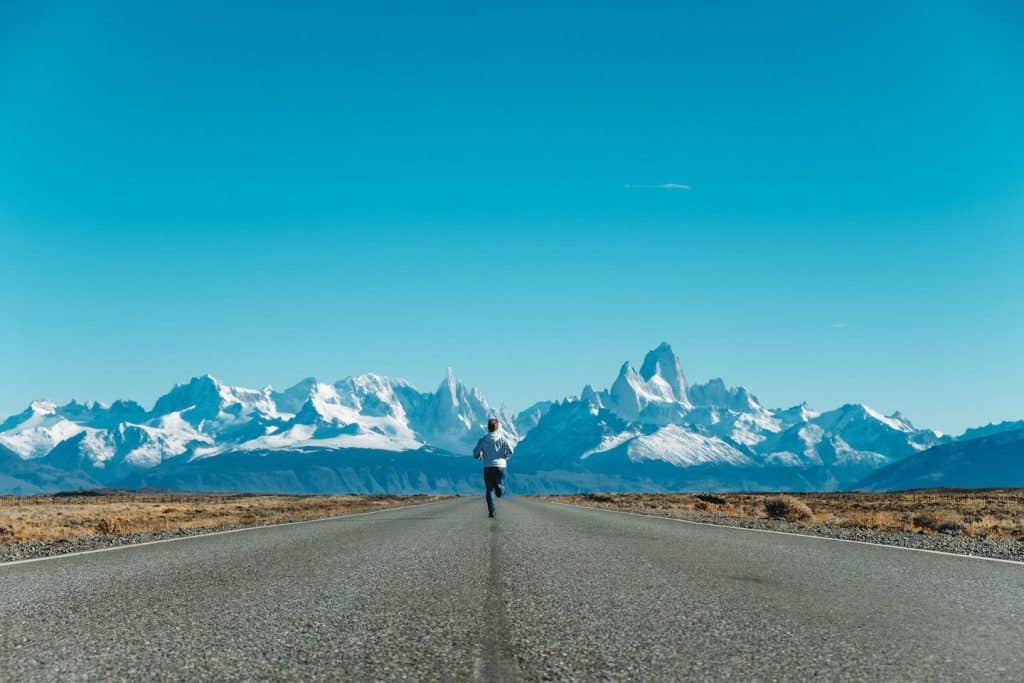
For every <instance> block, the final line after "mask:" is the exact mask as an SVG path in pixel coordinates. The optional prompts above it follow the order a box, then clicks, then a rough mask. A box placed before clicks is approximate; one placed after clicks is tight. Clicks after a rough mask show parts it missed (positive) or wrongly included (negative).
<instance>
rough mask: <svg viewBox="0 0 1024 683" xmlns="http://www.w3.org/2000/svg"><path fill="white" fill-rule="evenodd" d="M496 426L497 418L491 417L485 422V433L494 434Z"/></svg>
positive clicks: (496, 429)
mask: <svg viewBox="0 0 1024 683" xmlns="http://www.w3.org/2000/svg"><path fill="white" fill-rule="evenodd" d="M498 426H499V425H498V418H496V417H492V418H490V419H489V420H487V431H489V432H496V431H498Z"/></svg>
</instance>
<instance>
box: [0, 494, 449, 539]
mask: <svg viewBox="0 0 1024 683" xmlns="http://www.w3.org/2000/svg"><path fill="white" fill-rule="evenodd" d="M441 498H442V497H441V496H283V495H280V496H279V495H268V496H259V495H195V494H174V493H154V494H150V493H125V492H117V493H111V494H96V495H78V496H72V495H62V496H29V497H23V498H17V497H13V496H4V497H3V499H2V501H0V544H9V543H18V542H20V541H29V540H40V541H54V540H57V539H61V538H78V537H82V536H93V535H97V534H99V535H118V534H135V533H148V532H159V531H169V530H171V529H212V528H217V527H226V526H232V527H234V526H247V525H253V524H269V523H273V522H278V521H297V520H302V519H312V518H316V517H332V516H335V515H340V514H344V513H346V512H355V511H367V510H374V509H381V508H385V507H396V506H400V505H408V504H412V503H423V502H428V501H432V500H439V499H441Z"/></svg>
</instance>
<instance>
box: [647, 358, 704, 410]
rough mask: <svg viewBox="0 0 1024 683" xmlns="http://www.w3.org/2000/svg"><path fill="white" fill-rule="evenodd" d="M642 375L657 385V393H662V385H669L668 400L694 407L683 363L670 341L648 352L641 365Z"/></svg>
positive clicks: (683, 405)
mask: <svg viewBox="0 0 1024 683" xmlns="http://www.w3.org/2000/svg"><path fill="white" fill-rule="evenodd" d="M640 377H641V379H643V380H644V382H646V383H647V384H648V385H649V386H657V387H658V389H657V393H658V394H662V393H663V389H662V387H668V390H669V391H668V392H667V393H668V396H667V398H668V400H670V401H675V402H676V403H678V404H679V405H680V406H682V407H683V408H690V407H692V406H691V404H690V398H689V396H688V392H687V386H686V377H685V376H684V375H683V365H682V363H681V362H680V360H679V356H677V355H676V354H675V352H674V351H673V350H672V347H671V346H669V344H668V342H662V343H661V344H659V345H658V346H657V348H655V349H652V350H651V351H648V352H647V355H645V356H644V362H643V363H642V364H641V365H640Z"/></svg>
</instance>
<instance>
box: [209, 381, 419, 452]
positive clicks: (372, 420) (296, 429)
mask: <svg viewBox="0 0 1024 683" xmlns="http://www.w3.org/2000/svg"><path fill="white" fill-rule="evenodd" d="M396 388H402V389H410V388H411V387H410V386H409V385H408V383H406V382H404V381H403V380H391V379H389V378H386V377H382V376H380V375H373V374H365V375H359V376H357V377H349V378H347V379H344V380H340V381H339V382H336V383H335V384H333V385H332V384H327V383H325V382H318V381H315V380H312V381H310V380H303V382H300V383H299V384H297V385H295V386H294V387H292V388H291V389H289V390H287V392H285V393H286V398H285V401H286V403H287V406H288V408H294V407H295V406H296V405H297V403H298V398H299V392H300V391H305V392H306V397H305V400H304V402H303V403H302V404H301V406H300V407H299V408H298V409H297V411H296V412H295V415H294V416H293V417H292V418H291V420H289V421H288V422H286V423H285V424H283V425H281V426H280V428H279V429H272V430H268V433H266V434H264V435H261V436H258V437H256V438H253V439H250V440H247V441H245V442H243V443H241V444H240V445H238V446H237V449H238V450H245V451H252V450H263V449H282V448H283V449H304V448H310V447H318V448H372V449H377V450H385V451H403V450H414V449H417V448H420V447H422V446H423V445H424V444H423V443H422V442H421V441H419V440H418V439H417V438H416V434H415V433H414V432H413V430H412V429H411V428H410V426H409V419H408V416H407V415H406V412H405V408H404V406H403V405H402V403H401V401H400V399H399V397H398V395H397V393H396ZM288 401H290V402H288ZM203 455H212V453H204V454H203Z"/></svg>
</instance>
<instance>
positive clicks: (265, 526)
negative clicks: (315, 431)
mask: <svg viewBox="0 0 1024 683" xmlns="http://www.w3.org/2000/svg"><path fill="white" fill-rule="evenodd" d="M450 502H452V501H449V500H433V501H430V502H429V503H417V504H416V505H399V506H396V507H391V508H385V509H383V510H369V511H367V512H352V513H349V514H347V515H334V516H333V517H317V518H316V519H303V520H300V521H298V522H278V523H277V524H263V525H261V526H247V527H243V528H241V529H225V530H224V531H209V532H207V533H205V534H193V535H191V536H179V537H178V538H161V539H160V540H157V541H143V542H142V543H125V544H124V545H115V546H111V547H110V548H95V549H93V550H79V551H77V552H73V553H62V554H59V555H47V556H46V557H30V558H28V559H25V560H11V561H10V562H0V567H10V566H11V565H15V564H28V563H29V562H45V561H46V560H60V559H63V558H65V557H75V556H77V555H92V554H93V553H109V552H111V551H114V550H131V549H132V548H141V547H142V546H145V545H157V544H158V543H174V542H175V541H192V540H195V539H197V538H207V537H209V536H223V535H224V534H239V533H242V532H243V531H257V530H259V529H273V528H275V527H281V526H293V525H296V524H315V523H317V522H332V521H336V520H339V519H349V518H350V517H363V516H365V515H375V514H377V513H379V512H394V511H396V510H412V509H413V508H421V507H424V506H426V505H437V504H438V503H450Z"/></svg>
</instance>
